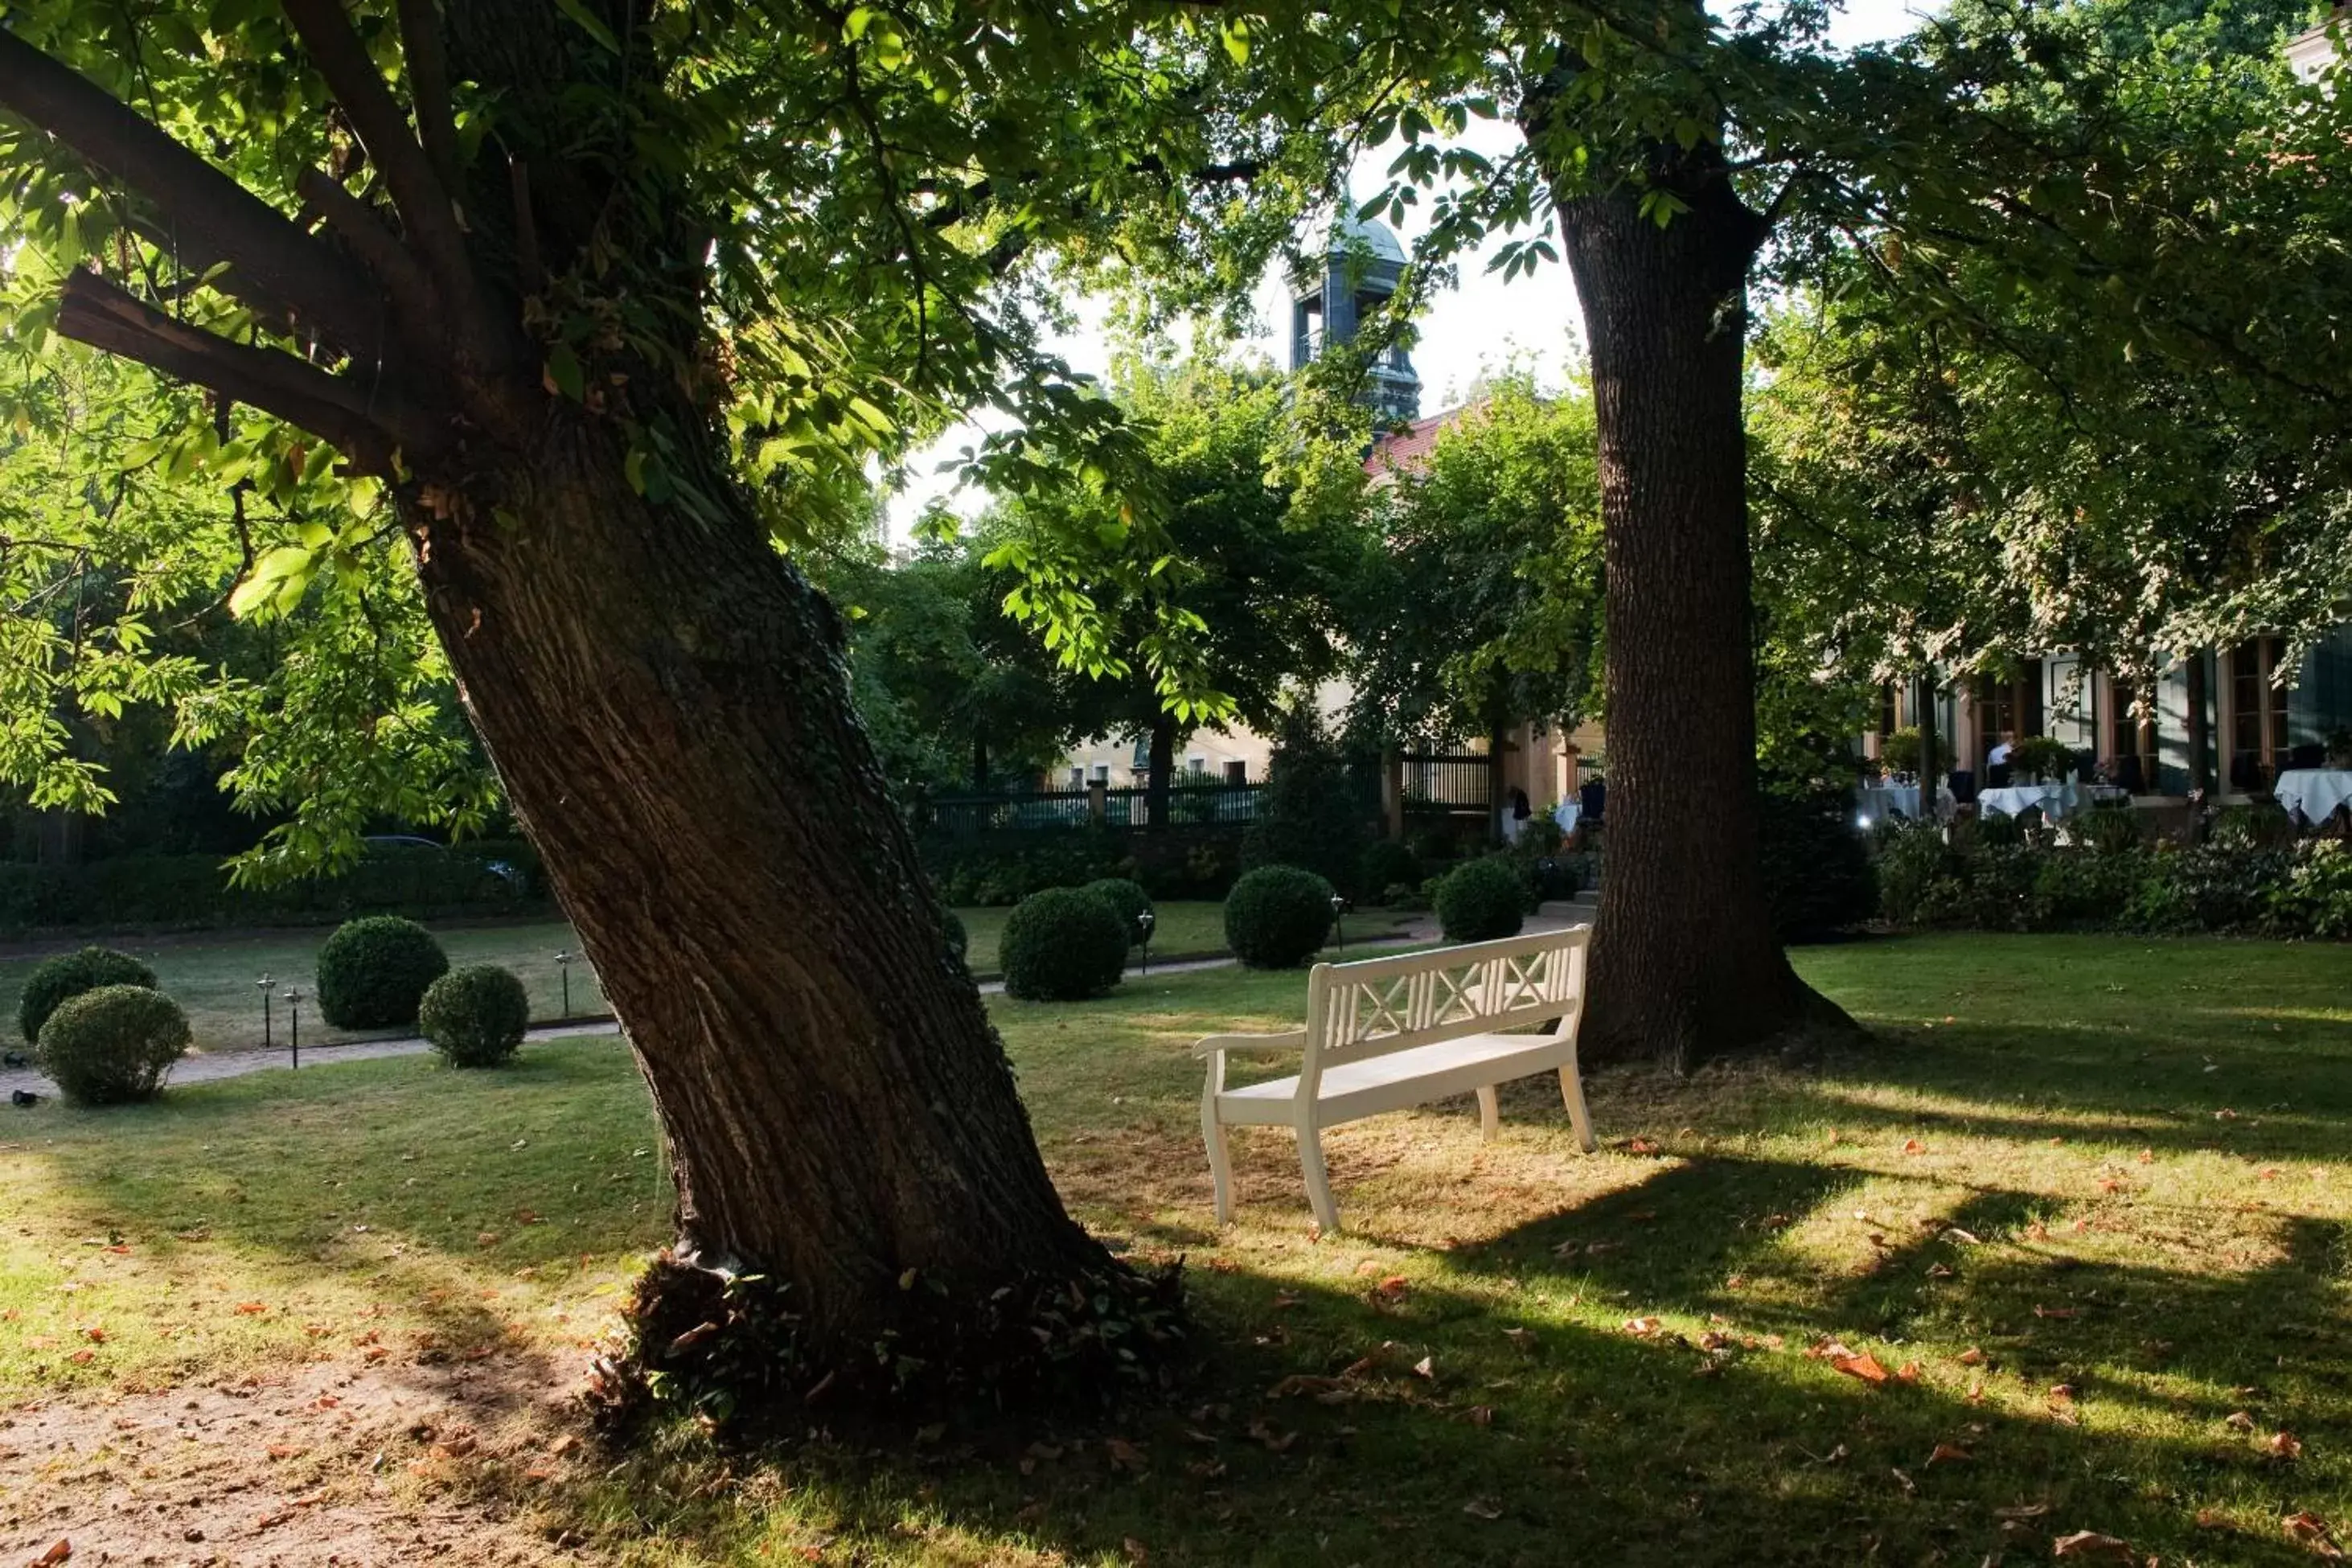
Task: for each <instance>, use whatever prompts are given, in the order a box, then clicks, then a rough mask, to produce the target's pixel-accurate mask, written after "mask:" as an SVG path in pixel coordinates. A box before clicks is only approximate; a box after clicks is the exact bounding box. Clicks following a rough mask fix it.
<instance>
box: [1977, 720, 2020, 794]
mask: <svg viewBox="0 0 2352 1568" xmlns="http://www.w3.org/2000/svg"><path fill="white" fill-rule="evenodd" d="M2016 748H2017V731H2014V730H2003V731H2001V732H2000V742H1999V743H1998V744H1997V745H1995V746H1994V747H1993V749H1992V750H1991V751H1990V752H1986V753H1985V779H1986V781H1987V782H1988V783H1990V784H1991V785H1992V787H1993V788H1995V789H2006V788H2007V787H2008V786H2009V753H2010V752H2012V751H2014V750H2015V749H2016Z"/></svg>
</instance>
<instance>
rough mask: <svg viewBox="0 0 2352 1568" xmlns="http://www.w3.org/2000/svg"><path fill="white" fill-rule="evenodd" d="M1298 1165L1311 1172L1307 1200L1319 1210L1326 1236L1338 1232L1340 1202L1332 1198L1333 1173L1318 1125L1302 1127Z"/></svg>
mask: <svg viewBox="0 0 2352 1568" xmlns="http://www.w3.org/2000/svg"><path fill="white" fill-rule="evenodd" d="M1298 1165H1299V1169H1300V1170H1302V1171H1304V1172H1305V1173H1306V1175H1307V1203H1308V1205H1311V1206H1312V1207H1313V1208H1314V1210H1315V1223H1316V1224H1317V1225H1319V1226H1322V1227H1323V1234H1324V1235H1326V1236H1332V1235H1336V1234H1338V1232H1339V1205H1338V1204H1336V1203H1333V1202H1332V1201H1331V1173H1330V1172H1329V1170H1328V1169H1327V1168H1325V1166H1324V1163H1323V1134H1322V1133H1321V1132H1320V1131H1318V1130H1317V1129H1315V1128H1312V1127H1302V1128H1300V1129H1299V1130H1298Z"/></svg>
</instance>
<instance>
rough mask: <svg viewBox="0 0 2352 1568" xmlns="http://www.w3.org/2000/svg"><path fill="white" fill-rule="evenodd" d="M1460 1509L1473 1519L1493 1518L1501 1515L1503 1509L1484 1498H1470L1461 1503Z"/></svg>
mask: <svg viewBox="0 0 2352 1568" xmlns="http://www.w3.org/2000/svg"><path fill="white" fill-rule="evenodd" d="M1462 1511H1463V1512H1464V1513H1466V1514H1468V1515H1470V1517H1471V1518H1473V1519H1486V1520H1494V1519H1500V1518H1502V1517H1503V1510H1501V1509H1500V1508H1498V1507H1496V1505H1495V1504H1493V1503H1491V1502H1488V1501H1487V1500H1486V1499H1485V1498H1476V1497H1474V1498H1472V1499H1471V1500H1469V1501H1468V1502H1465V1503H1464V1504H1463V1505H1462Z"/></svg>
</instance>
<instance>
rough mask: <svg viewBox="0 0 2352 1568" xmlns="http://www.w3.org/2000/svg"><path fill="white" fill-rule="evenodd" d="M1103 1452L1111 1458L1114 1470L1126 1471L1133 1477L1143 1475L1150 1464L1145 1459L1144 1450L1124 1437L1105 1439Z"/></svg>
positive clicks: (1111, 1465)
mask: <svg viewBox="0 0 2352 1568" xmlns="http://www.w3.org/2000/svg"><path fill="white" fill-rule="evenodd" d="M1103 1452H1105V1453H1107V1454H1108V1455H1109V1456H1110V1468H1112V1469H1114V1470H1126V1471H1128V1472H1129V1473H1130V1474H1133V1475H1141V1474H1142V1473H1143V1472H1144V1469H1145V1468H1146V1467H1147V1466H1148V1465H1149V1464H1150V1460H1148V1459H1147V1458H1145V1457H1144V1453H1143V1450H1142V1449H1140V1448H1139V1447H1136V1446H1135V1445H1134V1444H1132V1443H1130V1442H1129V1441H1128V1440H1127V1439H1126V1438H1124V1437H1105V1438H1104V1439H1103Z"/></svg>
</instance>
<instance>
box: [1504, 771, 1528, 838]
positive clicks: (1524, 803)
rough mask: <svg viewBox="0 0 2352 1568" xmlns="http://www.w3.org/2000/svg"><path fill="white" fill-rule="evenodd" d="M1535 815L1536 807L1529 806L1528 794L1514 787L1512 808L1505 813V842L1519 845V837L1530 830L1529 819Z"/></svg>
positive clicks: (1512, 789) (1515, 785)
mask: <svg viewBox="0 0 2352 1568" xmlns="http://www.w3.org/2000/svg"><path fill="white" fill-rule="evenodd" d="M1535 814H1536V813H1535V807H1533V806H1531V805H1528V792H1527V791H1525V790H1523V789H1521V788H1519V787H1518V786H1517V784H1514V785H1512V786H1511V808H1510V809H1509V810H1508V811H1506V812H1505V813H1503V842H1504V843H1506V844H1517V842H1518V841H1519V835H1520V834H1522V833H1525V832H1526V831H1527V830H1528V818H1529V817H1531V816H1535Z"/></svg>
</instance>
